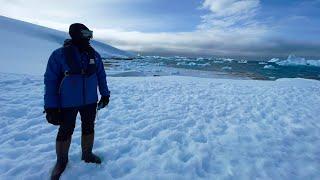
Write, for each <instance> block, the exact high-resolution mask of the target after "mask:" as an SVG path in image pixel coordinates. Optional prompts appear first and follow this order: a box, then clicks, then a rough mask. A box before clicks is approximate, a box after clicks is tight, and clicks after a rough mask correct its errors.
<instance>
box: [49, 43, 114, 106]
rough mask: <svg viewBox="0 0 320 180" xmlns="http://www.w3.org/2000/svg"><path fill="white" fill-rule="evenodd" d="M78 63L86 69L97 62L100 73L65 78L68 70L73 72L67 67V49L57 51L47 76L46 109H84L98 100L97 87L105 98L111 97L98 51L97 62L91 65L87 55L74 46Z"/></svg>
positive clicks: (52, 55) (52, 57) (50, 59)
mask: <svg viewBox="0 0 320 180" xmlns="http://www.w3.org/2000/svg"><path fill="white" fill-rule="evenodd" d="M72 49H73V53H74V57H75V58H74V60H75V62H76V63H79V64H80V67H81V68H83V69H86V67H87V66H88V64H89V63H91V64H92V63H95V65H96V73H94V74H92V75H90V76H87V75H81V74H76V75H69V76H65V75H64V73H65V72H66V71H70V67H69V66H68V65H67V61H66V55H65V53H64V51H63V48H59V49H57V50H55V51H54V52H53V53H52V54H51V56H50V58H49V61H48V64H47V69H46V72H45V74H44V84H45V94H44V107H45V108H67V107H80V106H84V105H86V104H92V103H96V102H97V101H98V94H97V87H99V91H100V94H101V96H110V91H109V89H108V85H107V81H106V73H105V70H104V65H103V63H102V60H101V56H100V55H99V53H97V52H95V61H94V62H92V60H91V62H90V60H89V55H88V54H87V53H86V52H83V53H80V51H79V50H78V48H76V47H75V46H73V45H72Z"/></svg>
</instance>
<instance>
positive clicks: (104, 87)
mask: <svg viewBox="0 0 320 180" xmlns="http://www.w3.org/2000/svg"><path fill="white" fill-rule="evenodd" d="M96 56H97V62H96V63H97V78H98V85H99V92H100V94H101V96H102V97H110V91H109V88H108V84H107V79H106V77H107V75H106V71H105V70H104V65H103V62H102V59H101V56H100V55H99V54H98V53H96Z"/></svg>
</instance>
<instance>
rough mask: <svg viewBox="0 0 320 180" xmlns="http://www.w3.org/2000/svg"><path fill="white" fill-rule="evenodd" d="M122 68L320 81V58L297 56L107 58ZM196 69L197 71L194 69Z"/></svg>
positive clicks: (264, 78)
mask: <svg viewBox="0 0 320 180" xmlns="http://www.w3.org/2000/svg"><path fill="white" fill-rule="evenodd" d="M106 62H109V63H111V64H112V65H113V66H114V67H116V68H118V69H122V70H128V71H134V70H137V71H139V72H141V71H148V70H151V69H155V68H157V67H161V68H162V69H161V71H163V69H165V68H166V67H168V68H174V69H178V70H179V69H181V70H198V71H199V72H200V71H202V72H204V71H205V72H215V73H223V74H228V75H230V76H236V77H248V78H252V79H261V80H275V79H279V78H306V79H316V80H320V66H319V65H320V60H306V59H304V58H297V57H295V56H292V57H289V58H288V59H283V60H281V59H273V60H271V61H270V60H265V61H254V60H244V59H230V58H215V57H213V58H187V57H159V56H146V57H137V58H135V59H133V60H122V61H121V60H106ZM193 72H194V71H193Z"/></svg>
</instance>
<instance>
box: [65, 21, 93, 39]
mask: <svg viewBox="0 0 320 180" xmlns="http://www.w3.org/2000/svg"><path fill="white" fill-rule="evenodd" d="M81 30H89V28H88V27H87V26H85V25H84V24H81V23H74V24H71V25H70V27H69V34H70V36H71V38H72V39H80V38H81Z"/></svg>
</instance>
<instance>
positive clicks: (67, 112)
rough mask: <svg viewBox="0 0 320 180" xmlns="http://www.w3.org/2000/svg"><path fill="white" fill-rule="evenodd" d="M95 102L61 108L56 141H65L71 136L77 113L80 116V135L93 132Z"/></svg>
mask: <svg viewBox="0 0 320 180" xmlns="http://www.w3.org/2000/svg"><path fill="white" fill-rule="evenodd" d="M96 108H97V103H94V104H89V105H86V106H82V107H78V108H63V109H62V117H63V118H62V123H61V125H60V127H59V131H58V135H57V141H66V140H68V139H69V138H71V136H72V134H73V131H74V128H75V125H76V119H77V114H78V112H80V116H81V131H82V135H89V134H92V133H94V121H95V118H96Z"/></svg>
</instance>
